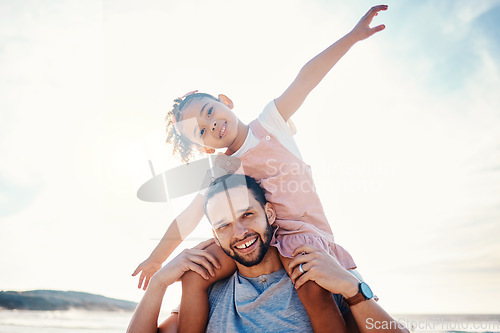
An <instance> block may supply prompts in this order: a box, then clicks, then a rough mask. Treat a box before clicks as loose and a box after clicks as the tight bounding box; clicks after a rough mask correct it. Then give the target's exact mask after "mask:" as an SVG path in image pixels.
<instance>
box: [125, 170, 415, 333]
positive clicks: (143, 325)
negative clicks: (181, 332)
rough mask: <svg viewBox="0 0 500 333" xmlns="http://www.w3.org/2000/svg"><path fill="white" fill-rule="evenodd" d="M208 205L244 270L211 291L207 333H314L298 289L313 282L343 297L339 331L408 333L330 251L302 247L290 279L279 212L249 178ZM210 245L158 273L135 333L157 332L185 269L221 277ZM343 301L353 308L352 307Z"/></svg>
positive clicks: (170, 325) (227, 179) (217, 184)
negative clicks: (278, 244) (164, 304)
mask: <svg viewBox="0 0 500 333" xmlns="http://www.w3.org/2000/svg"><path fill="white" fill-rule="evenodd" d="M205 200H206V203H205V212H206V215H207V217H208V219H209V220H210V222H211V224H212V227H213V230H214V236H215V239H216V242H217V244H218V245H219V246H220V247H221V248H222V249H223V250H224V252H225V253H226V254H227V255H228V256H230V257H231V258H233V259H234V260H235V261H236V265H237V271H236V272H235V273H234V274H233V275H232V276H231V277H229V278H228V279H225V280H222V281H219V282H217V283H215V284H214V285H213V287H212V288H211V289H210V291H209V303H210V314H209V320H208V325H207V331H208V332H244V331H248V332H256V331H266V332H273V331H280V332H284V331H285V332H286V331H289V332H312V329H311V325H310V322H309V318H308V316H307V313H306V311H305V309H304V307H303V306H302V304H301V303H300V300H299V299H298V296H297V293H296V291H295V289H294V288H299V287H300V286H302V285H303V284H304V283H305V282H307V281H315V282H316V283H317V284H319V285H320V286H322V287H323V288H324V289H326V290H329V291H330V292H332V293H333V294H336V295H335V299H336V300H337V304H338V305H339V308H340V310H341V311H342V314H343V316H344V318H345V324H344V322H343V321H339V320H338V318H332V325H338V326H339V330H340V331H342V330H345V327H347V330H348V331H358V328H359V331H361V332H376V331H377V330H376V329H375V328H376V327H383V330H381V331H384V332H387V331H394V332H407V330H405V329H404V328H402V327H401V326H400V325H398V323H397V322H395V321H394V319H392V318H391V316H389V314H387V313H386V312H385V311H384V310H383V309H382V308H381V307H380V306H379V305H378V304H377V303H376V302H375V301H373V299H371V296H372V294H371V291H370V290H369V288H367V286H366V284H364V283H360V282H359V280H358V279H357V278H356V277H354V276H353V275H352V274H351V273H349V272H348V271H347V270H345V269H344V268H343V267H341V266H340V265H339V264H338V262H337V261H336V260H335V259H334V258H333V257H331V256H330V255H329V254H327V253H326V252H324V251H323V250H320V249H318V248H315V247H313V246H309V245H303V246H301V247H300V248H298V249H297V250H296V253H295V258H294V259H293V260H292V262H291V263H290V268H291V270H292V274H291V276H290V277H291V279H290V278H289V277H288V275H287V273H286V272H285V270H284V269H283V266H282V264H281V261H280V260H279V257H278V252H277V250H276V248H274V247H270V246H269V244H270V241H271V238H272V235H273V228H272V223H273V222H274V219H275V217H276V215H275V211H274V208H273V206H272V204H271V203H269V202H266V200H265V196H264V193H263V192H262V190H261V189H260V187H259V186H258V184H257V183H256V182H255V180H254V179H253V178H251V177H248V176H244V175H228V176H224V177H221V178H218V179H217V180H215V181H214V183H213V184H212V185H211V187H210V188H209V190H208V192H207V194H206V199H205ZM210 244H211V241H206V242H204V243H202V244H200V245H198V246H196V247H195V248H193V249H190V250H184V251H183V252H182V253H181V254H180V255H179V256H177V257H176V258H174V259H173V260H172V261H170V262H169V263H168V264H167V265H165V266H164V267H163V268H162V269H161V270H160V271H158V272H157V273H156V274H155V275H154V276H153V278H152V279H151V282H150V286H149V287H148V289H147V290H146V293H145V295H144V297H143V299H142V300H141V302H140V304H139V306H138V307H137V309H136V312H135V313H134V316H133V318H132V321H131V323H130V326H129V330H128V331H129V332H157V330H158V327H157V321H158V315H159V311H160V307H161V301H162V299H163V295H164V293H165V291H166V288H167V287H168V286H169V285H170V284H172V283H174V282H175V281H177V280H179V279H180V278H181V277H182V275H183V274H184V273H185V272H187V271H189V270H192V271H195V272H197V273H198V274H200V275H201V276H203V277H205V278H208V276H209V275H212V274H213V273H214V270H215V269H216V268H218V266H219V263H218V262H217V259H216V258H215V257H214V256H213V255H211V254H210V253H209V252H207V251H204V250H203V249H204V248H205V247H207V246H208V245H210ZM292 282H293V283H292ZM294 284H295V286H294ZM342 299H346V301H347V302H348V303H350V304H351V307H350V309H348V308H347V307H346V306H345V305H344V304H343V302H342ZM339 317H340V316H339ZM368 323H371V325H368ZM373 323H379V325H377V326H376V325H373ZM344 325H345V327H344ZM159 328H160V331H161V332H176V330H177V315H176V314H173V315H171V316H170V317H169V318H168V319H167V320H166V321H165V322H163V323H162V324H161V325H160V327H159Z"/></svg>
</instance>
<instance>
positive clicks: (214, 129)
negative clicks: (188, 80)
mask: <svg viewBox="0 0 500 333" xmlns="http://www.w3.org/2000/svg"><path fill="white" fill-rule="evenodd" d="M230 106H231V108H232V105H230ZM231 108H229V107H228V105H226V104H225V103H223V102H221V101H220V100H213V99H211V98H207V97H204V98H200V99H195V100H193V101H191V102H190V103H189V104H188V105H187V106H185V107H184V108H183V110H182V111H181V119H180V121H179V125H178V127H179V130H180V131H181V133H182V134H183V135H184V136H186V137H187V138H188V139H189V140H190V141H191V142H194V143H197V144H199V145H200V146H203V147H208V148H215V149H220V148H229V147H230V146H231V145H232V144H233V143H234V141H235V139H236V137H237V135H238V123H239V120H238V117H236V115H235V114H234V112H233V111H231Z"/></svg>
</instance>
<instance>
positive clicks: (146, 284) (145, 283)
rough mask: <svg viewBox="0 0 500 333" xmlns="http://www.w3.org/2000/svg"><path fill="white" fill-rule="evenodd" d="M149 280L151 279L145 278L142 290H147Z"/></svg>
mask: <svg viewBox="0 0 500 333" xmlns="http://www.w3.org/2000/svg"><path fill="white" fill-rule="evenodd" d="M150 279H151V278H150V277H149V276H148V277H147V278H146V282H144V288H143V290H146V289H147V288H148V285H149V280H150Z"/></svg>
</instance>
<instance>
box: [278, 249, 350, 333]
mask: <svg viewBox="0 0 500 333" xmlns="http://www.w3.org/2000/svg"><path fill="white" fill-rule="evenodd" d="M280 259H281V262H282V264H283V267H285V269H286V271H287V273H288V275H290V273H291V272H290V271H289V269H288V263H289V262H290V260H291V259H290V258H287V257H283V256H282V255H281V254H280ZM297 294H298V295H299V298H300V301H301V302H302V305H303V306H304V308H305V309H306V311H307V314H308V315H309V320H310V321H311V326H312V328H313V330H314V332H315V333H324V332H325V333H326V332H328V333H330V332H335V333H340V332H342V333H346V332H347V328H346V325H345V321H344V318H343V317H342V314H341V313H340V310H339V307H338V306H337V304H336V303H335V300H334V299H333V295H332V294H331V293H330V292H329V291H328V290H325V289H323V288H322V287H320V286H319V285H318V284H317V283H316V282H314V281H307V282H306V283H305V284H303V285H302V286H301V287H300V288H299V289H297Z"/></svg>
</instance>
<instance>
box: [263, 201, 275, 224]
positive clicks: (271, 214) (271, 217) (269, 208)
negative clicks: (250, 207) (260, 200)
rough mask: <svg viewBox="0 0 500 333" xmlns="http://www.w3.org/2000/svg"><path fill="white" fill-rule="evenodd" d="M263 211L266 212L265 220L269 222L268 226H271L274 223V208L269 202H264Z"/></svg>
mask: <svg viewBox="0 0 500 333" xmlns="http://www.w3.org/2000/svg"><path fill="white" fill-rule="evenodd" d="M264 211H265V212H266V216H267V219H268V220H269V224H270V225H272V224H273V223H274V221H276V211H275V210H274V206H273V204H272V203H270V202H269V201H268V202H266V205H265V206H264Z"/></svg>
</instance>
